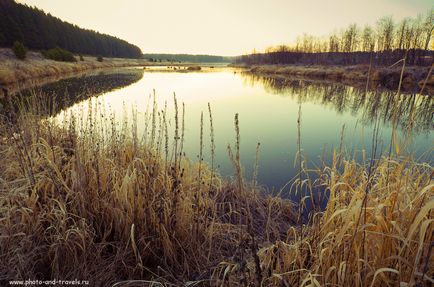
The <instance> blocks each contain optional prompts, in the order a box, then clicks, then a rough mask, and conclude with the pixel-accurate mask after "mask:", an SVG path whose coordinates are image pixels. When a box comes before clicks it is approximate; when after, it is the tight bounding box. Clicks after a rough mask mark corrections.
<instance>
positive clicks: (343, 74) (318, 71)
mask: <svg viewBox="0 0 434 287" xmlns="http://www.w3.org/2000/svg"><path fill="white" fill-rule="evenodd" d="M230 66H231V67H237V68H243V69H244V71H246V72H249V73H252V74H254V75H259V76H280V77H285V78H300V79H306V80H309V79H311V80H326V81H331V82H335V83H342V84H345V85H350V86H358V87H365V86H366V83H367V82H368V74H369V87H370V88H375V89H376V88H386V89H389V90H394V89H396V88H397V87H398V85H399V84H400V76H401V66H400V65H398V66H395V67H392V68H390V67H374V68H371V70H370V69H369V65H348V66H345V65H340V66H338V65H333V66H330V65H246V64H231V65H230ZM369 70H370V72H369ZM423 86H424V92H425V93H427V94H429V95H433V94H434V74H433V73H432V69H431V68H430V67H429V66H428V67H423V66H407V67H405V70H404V74H403V79H402V82H401V87H402V89H403V90H409V91H420V90H421V88H422V87H423Z"/></svg>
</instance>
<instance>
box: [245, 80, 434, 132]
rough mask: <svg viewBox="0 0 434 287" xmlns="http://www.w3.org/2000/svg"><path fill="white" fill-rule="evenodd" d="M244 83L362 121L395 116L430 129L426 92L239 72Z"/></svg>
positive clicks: (432, 105) (432, 104) (433, 106)
mask: <svg viewBox="0 0 434 287" xmlns="http://www.w3.org/2000/svg"><path fill="white" fill-rule="evenodd" d="M243 76H244V77H245V83H246V84H249V85H254V84H255V83H256V82H260V83H261V84H262V85H263V86H264V88H265V89H266V90H267V92H269V93H272V94H276V95H281V96H290V97H293V98H295V99H297V100H299V101H301V103H306V102H312V103H315V104H319V105H323V106H324V107H331V108H333V109H334V110H335V111H336V112H337V113H339V114H342V113H345V112H349V113H351V114H352V115H354V116H359V119H360V121H361V122H362V123H364V124H373V122H374V121H375V119H376V117H377V116H379V117H380V118H381V119H382V120H383V123H390V122H391V121H392V119H393V117H396V118H397V119H398V124H399V125H400V126H401V128H407V127H412V130H413V132H415V133H419V132H429V131H430V130H431V129H433V111H434V100H433V97H431V96H428V95H419V94H400V95H398V94H397V92H396V91H387V90H385V91H381V92H379V91H370V92H368V93H366V92H365V90H363V89H358V88H354V87H349V86H345V85H340V84H334V85H333V84H330V83H324V82H313V83H312V82H307V81H303V80H291V79H287V78H286V79H285V78H278V77H277V78H275V77H265V76H257V75H253V74H251V73H243Z"/></svg>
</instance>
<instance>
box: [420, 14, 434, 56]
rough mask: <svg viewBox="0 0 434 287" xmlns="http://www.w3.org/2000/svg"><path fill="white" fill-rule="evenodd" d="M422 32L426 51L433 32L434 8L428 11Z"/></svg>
mask: <svg viewBox="0 0 434 287" xmlns="http://www.w3.org/2000/svg"><path fill="white" fill-rule="evenodd" d="M422 30H423V33H424V34H425V50H428V47H429V42H430V41H431V37H432V34H433V30H434V8H431V9H430V10H428V12H427V14H426V18H425V22H424V23H423V28H422Z"/></svg>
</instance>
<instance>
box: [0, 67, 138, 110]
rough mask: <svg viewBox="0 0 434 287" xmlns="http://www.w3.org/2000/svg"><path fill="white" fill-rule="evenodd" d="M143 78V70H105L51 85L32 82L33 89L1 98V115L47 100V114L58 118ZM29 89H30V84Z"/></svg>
mask: <svg viewBox="0 0 434 287" xmlns="http://www.w3.org/2000/svg"><path fill="white" fill-rule="evenodd" d="M142 77H143V70H142V69H133V68H131V69H125V68H123V69H104V70H97V71H92V72H88V73H81V74H80V75H76V76H72V77H69V78H65V79H60V80H56V81H53V82H50V83H45V84H44V83H43V79H42V81H41V82H42V83H41V82H38V80H35V81H33V83H31V84H30V87H26V88H24V89H19V87H18V88H16V87H15V89H11V90H12V92H9V99H5V98H1V99H0V113H1V114H7V113H11V112H16V111H17V110H18V109H19V108H22V105H24V106H27V107H28V108H31V105H34V104H35V102H34V101H38V102H40V101H44V104H43V106H44V107H47V109H48V110H44V111H43V112H44V113H47V115H55V114H57V113H59V112H60V111H61V110H63V109H66V108H68V107H70V106H72V105H74V104H75V103H78V102H81V101H84V100H86V99H88V98H89V97H95V96H98V95H102V94H104V93H108V92H110V91H113V90H116V89H122V88H123V87H126V86H129V85H131V84H133V83H135V82H137V81H139V80H140V79H141V78H142ZM26 86H29V84H28V83H27V84H26Z"/></svg>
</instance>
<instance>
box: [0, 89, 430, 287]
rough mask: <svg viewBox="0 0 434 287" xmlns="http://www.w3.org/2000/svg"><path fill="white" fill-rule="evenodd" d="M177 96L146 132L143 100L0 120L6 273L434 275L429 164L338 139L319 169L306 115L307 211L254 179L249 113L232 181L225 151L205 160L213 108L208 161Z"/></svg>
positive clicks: (180, 277)
mask: <svg viewBox="0 0 434 287" xmlns="http://www.w3.org/2000/svg"><path fill="white" fill-rule="evenodd" d="M174 103H175V107H176V109H175V115H167V114H166V112H165V110H166V108H165V107H163V108H162V107H158V106H157V105H156V103H155V100H154V103H153V104H152V103H151V105H150V106H149V107H148V109H147V113H146V118H147V120H146V125H145V131H144V135H143V137H142V136H139V135H138V132H137V112H136V111H134V110H133V112H132V117H131V118H130V119H128V118H126V117H125V118H124V120H123V122H122V123H121V125H120V126H119V125H118V124H117V123H116V121H115V119H114V116H113V115H110V114H104V113H101V111H99V110H98V105H94V106H93V105H92V104H90V105H89V109H88V110H87V115H86V117H83V116H78V115H74V114H70V115H68V116H65V117H63V122H62V123H60V124H58V123H56V122H54V121H52V120H51V119H45V118H43V117H41V116H38V115H41V114H44V112H43V110H44V109H45V107H44V104H43V103H42V104H41V103H37V102H35V103H33V104H32V105H31V107H32V108H31V109H28V108H25V107H23V108H22V110H21V112H20V113H18V114H15V115H11V116H9V117H5V118H4V119H3V120H2V123H1V125H0V130H1V134H2V137H1V139H0V154H1V157H2V160H1V161H0V172H1V173H0V174H1V177H0V218H1V219H0V234H1V236H0V280H1V281H0V282H7V280H10V279H19V278H22V279H27V278H38V279H51V278H61V279H64V280H67V279H72V280H73V279H75V278H80V279H86V280H90V282H91V285H92V286H110V285H112V284H114V283H115V282H119V281H125V282H126V283H128V282H132V280H139V279H140V280H146V281H148V282H161V283H162V284H165V285H167V286H180V285H184V284H187V283H188V282H189V283H188V284H198V285H200V286H209V285H210V286H249V285H250V286H387V285H390V286H414V285H415V284H426V285H429V284H430V282H431V283H432V282H433V272H434V269H433V268H434V267H433V264H432V260H433V259H432V258H431V253H432V246H433V245H432V242H433V240H434V238H433V234H434V224H433V219H432V218H433V217H432V213H433V209H434V199H433V196H434V184H433V182H432V176H433V169H432V167H431V165H430V164H427V163H418V162H416V161H414V160H412V159H411V158H410V157H409V156H408V157H407V156H405V155H403V154H402V153H398V154H397V153H391V154H390V156H389V155H386V156H378V157H377V156H376V155H375V153H374V155H373V156H371V157H372V158H371V159H370V162H369V163H367V164H366V163H364V162H362V163H357V162H355V161H353V160H351V159H346V158H345V157H344V156H343V155H342V153H341V151H340V149H339V150H337V151H335V154H334V155H333V160H332V162H330V163H329V164H324V166H323V167H321V168H316V169H315V170H314V172H315V173H316V174H317V179H316V180H313V179H310V177H308V174H309V172H308V170H307V168H306V167H305V166H304V164H303V163H302V155H301V146H302V144H303V142H302V141H301V140H300V137H301V136H302V126H301V125H299V148H298V151H299V152H298V157H297V159H296V163H297V161H298V164H299V176H298V177H297V179H296V181H295V182H294V188H295V189H298V191H299V192H305V194H304V195H306V197H304V198H303V202H307V201H310V202H311V205H312V208H311V211H312V212H311V213H310V214H309V215H306V214H307V211H306V209H304V207H303V206H304V205H303V204H300V206H296V205H294V204H291V203H290V202H289V201H288V200H286V199H283V198H281V197H278V196H276V197H273V196H271V195H264V194H263V193H261V191H262V190H261V188H260V187H259V186H258V185H257V184H256V181H255V179H254V180H253V182H249V181H247V180H246V179H245V178H244V177H243V167H242V166H241V163H240V152H241V151H240V138H241V136H240V135H242V131H240V130H239V120H242V119H239V118H238V116H235V121H234V124H235V131H234V142H235V144H234V146H230V147H228V151H229V156H230V157H231V160H232V162H233V164H234V166H235V171H236V173H235V175H234V180H233V182H231V181H228V180H227V179H224V178H222V177H221V176H219V175H218V172H217V171H216V170H215V169H214V161H213V158H214V155H212V156H211V158H212V162H211V166H208V165H206V164H205V163H204V162H203V160H202V156H203V154H202V152H203V146H204V145H206V144H209V145H210V146H211V151H213V150H214V133H213V130H212V129H211V131H210V132H209V133H208V132H206V131H204V130H203V121H207V120H209V121H210V127H212V120H213V118H212V115H211V113H212V110H211V107H209V110H208V114H206V113H204V114H202V117H201V133H200V139H198V140H200V143H201V144H200V149H201V150H200V153H199V154H200V158H199V161H198V162H192V161H190V160H189V159H188V158H185V157H184V156H183V141H184V138H183V137H184V129H185V127H184V120H183V118H184V112H183V111H184V108H181V104H179V103H177V100H176V97H174ZM182 107H183V105H182ZM300 109H301V108H300ZM169 117H172V118H173V121H174V123H175V124H174V125H173V127H174V131H173V132H169V128H170V126H169V125H168V118H169ZM83 118H85V119H86V120H84V119H83ZM299 119H300V118H299ZM169 134H170V135H171V134H173V135H174V137H175V138H174V139H173V140H172V139H170V138H169ZM208 134H210V136H209V137H208V136H207V135H208ZM337 136H339V135H337ZM395 147H396V145H395ZM259 154H260V149H259V147H258V151H257V157H258V155H259ZM259 164H260V163H259ZM257 165H258V164H256V168H255V170H256V171H255V173H256V174H257V172H258V170H257ZM313 187H320V188H321V190H322V191H323V193H324V194H325V196H327V197H328V202H327V206H326V208H325V209H324V210H320V209H319V207H318V206H316V204H318V202H315V200H314V199H313V197H314V195H313V194H312V193H309V192H307V191H309V190H312V188H313ZM126 283H125V284H126ZM122 284H123V283H122ZM125 284H124V286H126V285H125ZM117 286H119V285H117ZM120 286H122V285H120Z"/></svg>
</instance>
